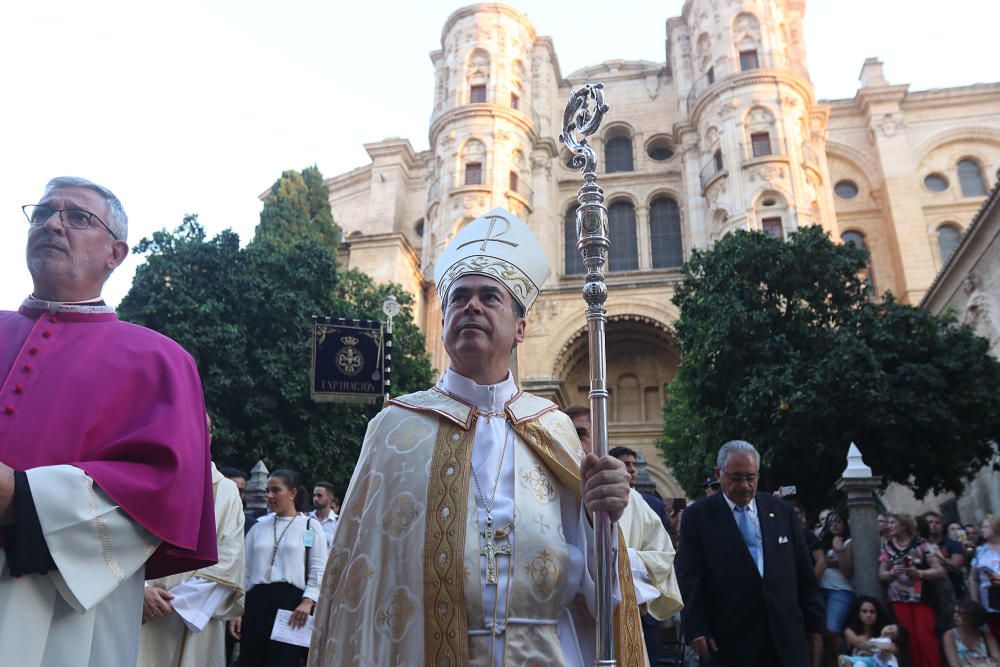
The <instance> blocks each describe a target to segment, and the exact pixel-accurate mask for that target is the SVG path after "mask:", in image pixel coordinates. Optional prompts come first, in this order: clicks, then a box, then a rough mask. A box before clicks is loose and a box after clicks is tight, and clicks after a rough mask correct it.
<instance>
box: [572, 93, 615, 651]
mask: <svg viewBox="0 0 1000 667" xmlns="http://www.w3.org/2000/svg"><path fill="white" fill-rule="evenodd" d="M591 103H593V108H591V107H590V104H591ZM607 112H608V105H607V104H605V103H604V84H603V83H588V84H586V85H584V86H581V87H580V88H577V89H576V90H574V91H573V92H572V93H570V96H569V102H568V103H567V104H566V111H565V112H564V113H563V131H562V134H560V135H559V141H561V142H562V143H564V144H566V146H567V147H568V148H569V149H570V150H571V151H573V166H574V167H576V168H577V169H579V170H580V172H581V173H582V174H583V180H584V184H583V187H581V188H580V191H579V192H578V193H577V200H578V201H579V202H580V206H579V207H578V208H577V209H576V235H577V239H578V240H577V243H576V246H577V248H579V249H580V253H581V254H582V255H583V265H584V266H585V267H586V268H587V275H586V277H585V278H584V285H583V299H584V301H586V302H587V331H588V338H589V342H590V394H589V398H590V420H591V421H590V435H591V442H592V443H593V446H594V453H595V454H597V456H600V457H603V456H607V454H608V385H607V375H608V370H607V357H606V353H605V335H604V325H605V324H606V323H607V319H608V318H607V311H605V310H604V302H605V301H606V300H607V298H608V286H607V283H606V282H605V281H604V273H603V272H602V269H603V268H604V265H605V263H607V260H608V250H609V249H610V248H611V239H610V238H609V236H608V209H607V207H606V206H605V205H604V190H602V189H601V188H600V187H599V186H598V185H597V173H596V172H597V158H596V156H595V155H594V149H593V148H591V147H590V145H589V144H587V137H589V136H590V135H592V134H593V133H594V132H596V131H597V128H599V127H600V126H601V121H602V120H603V119H604V114H606V113H607ZM578 135H579V136H578ZM611 528H612V526H611V518H610V517H609V516H608V513H607V512H596V513H595V516H594V537H595V542H596V552H597V553H596V564H597V619H596V621H597V659H596V660H595V662H594V664H595V665H599V666H607V665H615V664H617V663H616V661H615V657H614V626H613V623H614V610H613V609H612V597H611V595H612V593H611V592H612V588H613V577H614V575H615V570H614V564H615V543H614V541H613V539H612V537H613V532H612V530H611Z"/></svg>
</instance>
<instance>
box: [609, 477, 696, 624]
mask: <svg viewBox="0 0 1000 667" xmlns="http://www.w3.org/2000/svg"><path fill="white" fill-rule="evenodd" d="M618 529H619V531H621V534H622V537H623V538H624V540H625V544H626V546H628V548H629V549H630V550H633V551H635V555H636V556H637V560H638V563H636V561H635V560H633V561H632V567H633V568H635V567H636V566H637V565H641V567H642V568H643V569H644V570H645V574H646V578H647V579H648V580H649V583H650V584H651V585H652V586H653V587H655V588H656V590H657V592H658V593H659V595H658V597H656V598H654V599H652V600H649V601H647V602H646V611H647V612H648V613H649V615H650V616H652V617H653V618H656V619H659V620H661V621H665V620H667V619H668V618H670V617H671V616H673V615H674V614H676V613H677V612H679V611H680V610H681V608H682V607H683V606H684V603H683V602H682V601H681V590H680V586H678V584H677V577H675V576H674V553H675V552H674V545H673V543H672V542H671V541H670V536H669V535H668V534H667V531H666V529H664V527H663V524H662V523H661V522H660V517H659V516H657V514H656V512H654V511H653V509H652V508H651V507H650V506H649V505H647V504H646V501H645V500H644V499H643V497H642V495H640V494H639V493H638V492H637V491H636V490H635V489H632V491H631V493H630V494H629V503H628V507H627V508H626V509H625V512H624V513H623V514H622V517H621V519H619V520H618ZM629 556H630V558H631V556H632V554H631V553H630V554H629Z"/></svg>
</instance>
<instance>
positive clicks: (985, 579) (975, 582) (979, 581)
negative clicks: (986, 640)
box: [969, 514, 1000, 640]
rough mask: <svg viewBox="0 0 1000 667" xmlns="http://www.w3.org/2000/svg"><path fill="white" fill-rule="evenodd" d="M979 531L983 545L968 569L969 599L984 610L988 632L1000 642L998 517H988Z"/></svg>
mask: <svg viewBox="0 0 1000 667" xmlns="http://www.w3.org/2000/svg"><path fill="white" fill-rule="evenodd" d="M981 529H982V537H983V543H982V544H981V545H979V546H978V547H977V548H976V555H975V557H974V558H973V559H972V567H971V568H970V570H969V597H971V598H972V599H973V600H974V601H976V602H978V603H979V604H981V605H982V606H983V607H985V608H986V611H987V620H986V622H987V623H988V624H989V627H990V632H991V633H992V634H993V637H994V639H997V640H1000V515H996V514H987V515H986V517H985V518H983V523H982V526H981ZM991 593H992V595H991Z"/></svg>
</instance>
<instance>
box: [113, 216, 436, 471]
mask: <svg viewBox="0 0 1000 667" xmlns="http://www.w3.org/2000/svg"><path fill="white" fill-rule="evenodd" d="M136 252H137V253H141V254H146V255H147V259H146V262H145V263H144V264H143V265H142V266H140V267H139V269H138V271H137V272H136V276H135V279H134V281H133V284H132V288H131V290H130V291H129V293H128V295H127V296H126V297H125V299H124V300H123V301H122V303H121V306H120V308H119V314H120V315H121V317H122V318H123V319H127V320H129V321H132V322H136V323H138V324H142V325H144V326H147V327H150V328H152V329H155V330H157V331H159V332H161V333H163V334H165V335H167V336H169V337H171V338H173V339H174V340H176V341H177V342H178V343H180V344H181V345H182V346H184V347H185V348H186V349H187V350H188V351H189V352H190V353H191V354H192V356H194V358H195V360H196V361H197V362H198V368H199V370H200V373H201V377H202V383H203V385H204V388H205V399H206V404H207V406H208V409H209V412H210V413H211V415H212V418H213V445H212V448H213V458H214V459H215V460H216V461H221V462H225V463H229V464H233V465H239V466H243V467H249V466H251V465H252V464H253V463H254V462H255V461H256V460H257V459H259V458H262V459H264V460H265V462H266V463H267V464H268V466H269V467H270V468H272V469H274V468H275V467H277V466H280V467H291V468H295V469H297V470H300V471H301V472H302V473H303V474H304V475H305V476H306V478H308V479H312V480H316V479H320V478H325V479H328V480H330V481H332V482H333V483H334V484H337V485H338V486H339V487H340V488H341V489H345V488H346V485H347V482H348V481H349V480H350V475H351V472H352V471H353V469H354V464H355V461H356V460H357V455H358V452H359V451H360V446H361V441H362V438H363V437H364V432H365V428H366V427H367V423H368V420H369V419H370V418H371V417H372V416H373V415H374V414H375V412H377V410H378V407H377V406H356V405H342V404H331V403H314V402H313V401H312V400H311V399H310V396H309V393H310V392H309V389H310V378H309V375H310V355H311V336H312V316H313V315H343V316H346V317H358V318H364V319H380V318H381V303H382V300H383V298H384V296H385V295H388V294H389V293H392V294H395V295H396V297H397V299H398V300H399V302H400V304H402V312H401V313H400V315H399V317H397V318H396V320H395V322H394V327H393V328H394V331H393V333H394V350H393V353H394V354H393V385H394V387H393V388H394V392H397V393H403V392H406V391H414V390H416V389H424V388H426V387H427V386H428V385H429V384H430V383H431V382H432V378H433V374H432V371H431V367H430V361H429V358H428V356H427V354H426V353H425V352H424V349H425V348H424V340H423V336H422V335H421V334H420V332H419V330H418V329H417V327H416V325H415V324H414V322H413V313H412V298H411V297H410V296H409V294H407V293H406V292H405V291H404V290H403V289H402V288H400V287H399V286H397V285H377V284H375V283H374V282H373V281H371V279H369V278H368V277H367V276H363V275H361V274H357V273H354V272H347V273H345V274H343V275H338V273H337V270H336V262H335V260H334V256H333V254H332V252H331V251H330V249H329V248H328V247H327V246H326V245H324V244H323V243H321V242H318V241H317V240H315V239H311V238H304V239H300V240H298V241H296V242H293V243H277V242H271V241H267V240H265V241H255V242H254V243H251V244H250V245H249V246H247V247H246V248H240V242H239V237H238V236H237V235H236V234H235V233H233V232H232V231H229V230H227V231H224V232H222V233H221V234H219V235H218V236H216V237H215V238H213V239H207V238H206V235H205V231H204V229H203V228H202V227H201V225H200V224H198V221H197V218H196V217H195V216H188V217H187V218H185V220H184V223H183V224H182V225H181V226H180V227H179V228H178V229H177V230H175V231H174V232H172V233H171V232H167V231H160V232H156V233H154V234H153V235H152V237H151V238H149V239H143V240H142V241H140V242H139V243H138V244H137V246H136Z"/></svg>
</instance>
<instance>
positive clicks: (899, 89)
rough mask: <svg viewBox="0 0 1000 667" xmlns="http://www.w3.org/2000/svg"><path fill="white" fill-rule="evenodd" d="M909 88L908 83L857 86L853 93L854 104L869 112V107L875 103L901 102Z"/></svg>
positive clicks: (897, 103)
mask: <svg viewBox="0 0 1000 667" xmlns="http://www.w3.org/2000/svg"><path fill="white" fill-rule="evenodd" d="M909 89H910V84H908V83H904V84H901V85H898V86H879V87H877V88H874V87H872V88H858V92H857V93H855V95H854V104H855V105H856V106H857V107H858V108H859V109H861V110H862V111H864V113H871V108H872V106H873V105H875V104H896V105H900V104H902V102H903V98H905V97H906V91H908V90H909Z"/></svg>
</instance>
